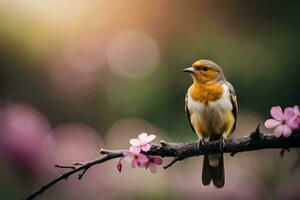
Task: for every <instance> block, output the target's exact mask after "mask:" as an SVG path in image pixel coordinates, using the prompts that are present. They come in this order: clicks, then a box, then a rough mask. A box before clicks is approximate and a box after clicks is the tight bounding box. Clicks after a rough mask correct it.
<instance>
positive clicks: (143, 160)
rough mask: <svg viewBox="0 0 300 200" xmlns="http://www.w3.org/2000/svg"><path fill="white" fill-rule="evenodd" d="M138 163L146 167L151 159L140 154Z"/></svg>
mask: <svg viewBox="0 0 300 200" xmlns="http://www.w3.org/2000/svg"><path fill="white" fill-rule="evenodd" d="M137 161H138V162H139V163H141V164H142V165H144V164H145V163H147V162H148V161H149V159H148V157H147V156H145V155H144V154H139V155H138V156H137Z"/></svg>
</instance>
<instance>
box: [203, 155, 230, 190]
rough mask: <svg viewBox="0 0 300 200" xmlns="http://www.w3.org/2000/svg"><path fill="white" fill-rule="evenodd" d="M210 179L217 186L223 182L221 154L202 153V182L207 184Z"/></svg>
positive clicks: (220, 185)
mask: <svg viewBox="0 0 300 200" xmlns="http://www.w3.org/2000/svg"><path fill="white" fill-rule="evenodd" d="M211 180H212V181H213V184H214V185H215V186H216V187H217V188H221V187H223V186H224V183H225V175H224V158H223V154H210V155H204V158H203V167H202V184H203V185H204V186H206V185H209V184H210V182H211Z"/></svg>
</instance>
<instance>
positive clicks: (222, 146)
mask: <svg viewBox="0 0 300 200" xmlns="http://www.w3.org/2000/svg"><path fill="white" fill-rule="evenodd" d="M225 140H226V138H225V137H224V136H221V138H220V146H219V148H220V152H223V150H224V147H225Z"/></svg>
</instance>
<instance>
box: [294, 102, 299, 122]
mask: <svg viewBox="0 0 300 200" xmlns="http://www.w3.org/2000/svg"><path fill="white" fill-rule="evenodd" d="M294 112H295V117H296V118H297V119H296V121H297V123H298V128H299V127H300V111H299V106H298V105H296V106H294Z"/></svg>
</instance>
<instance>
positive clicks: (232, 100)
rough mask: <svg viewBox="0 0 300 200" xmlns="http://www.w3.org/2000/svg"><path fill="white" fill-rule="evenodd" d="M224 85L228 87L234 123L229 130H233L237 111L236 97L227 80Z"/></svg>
mask: <svg viewBox="0 0 300 200" xmlns="http://www.w3.org/2000/svg"><path fill="white" fill-rule="evenodd" d="M226 85H227V87H228V88H229V92H230V100H231V104H232V114H233V117H234V124H233V127H232V130H231V132H233V131H234V130H235V127H236V121H237V113H238V103H237V97H236V94H235V90H234V87H233V86H232V85H231V83H229V82H228V81H227V82H226Z"/></svg>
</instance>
